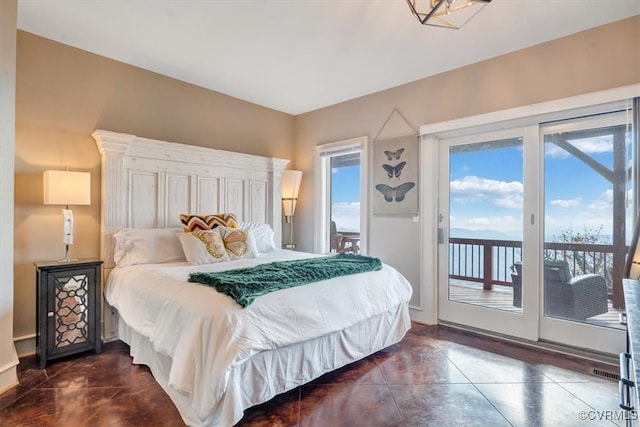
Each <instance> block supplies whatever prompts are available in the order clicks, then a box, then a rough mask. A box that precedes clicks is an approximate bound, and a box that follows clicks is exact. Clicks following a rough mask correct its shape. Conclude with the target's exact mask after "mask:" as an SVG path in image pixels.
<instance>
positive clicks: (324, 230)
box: [313, 136, 369, 254]
mask: <svg viewBox="0 0 640 427" xmlns="http://www.w3.org/2000/svg"><path fill="white" fill-rule="evenodd" d="M368 141H369V138H367V137H366V136H360V137H357V138H351V139H346V140H343V141H336V142H332V143H328V144H322V145H318V146H316V148H315V153H314V162H315V163H314V180H313V182H314V199H315V204H314V206H315V207H316V209H315V212H314V216H313V221H314V227H313V229H314V232H313V233H314V235H313V250H314V252H315V253H321V254H322V253H328V252H329V245H328V242H329V232H330V230H329V227H328V226H327V224H328V223H329V215H330V208H331V207H330V206H329V204H328V200H330V198H331V195H330V194H329V191H330V188H329V186H328V185H327V183H328V182H329V181H328V180H329V177H330V175H331V170H330V168H331V165H330V162H329V161H328V160H329V159H330V158H331V156H335V155H340V154H348V153H355V152H360V253H362V254H367V252H368V250H367V248H368V239H367V234H368V217H367V214H368V212H369V205H368V201H369V198H368V193H367V191H368V188H369V186H368V185H367V182H368V181H367V177H368V176H369V168H368V163H369V162H368V160H369V154H368V153H369V150H368Z"/></svg>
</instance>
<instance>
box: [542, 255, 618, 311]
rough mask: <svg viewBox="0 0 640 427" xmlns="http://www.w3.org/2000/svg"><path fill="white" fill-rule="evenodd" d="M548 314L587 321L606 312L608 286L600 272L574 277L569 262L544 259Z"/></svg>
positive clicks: (607, 308)
mask: <svg viewBox="0 0 640 427" xmlns="http://www.w3.org/2000/svg"><path fill="white" fill-rule="evenodd" d="M544 272H545V276H544V277H545V284H544V285H545V295H546V296H545V314H546V315H547V316H554V317H561V318H565V319H575V320H585V319H586V318H588V317H591V316H596V315H598V314H602V313H606V312H607V311H608V310H609V307H608V305H607V285H606V282H605V280H604V277H602V276H600V275H598V274H583V275H580V276H575V277H571V271H570V270H569V263H567V262H566V261H553V260H545V261H544Z"/></svg>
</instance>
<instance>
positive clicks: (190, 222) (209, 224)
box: [180, 213, 238, 233]
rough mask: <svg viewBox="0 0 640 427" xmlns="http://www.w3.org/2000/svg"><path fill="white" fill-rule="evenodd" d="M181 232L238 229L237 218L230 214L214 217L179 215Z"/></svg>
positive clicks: (215, 215)
mask: <svg viewBox="0 0 640 427" xmlns="http://www.w3.org/2000/svg"><path fill="white" fill-rule="evenodd" d="M180 222H181V223H182V231H184V232H185V233H190V232H192V231H196V230H211V229H213V228H216V227H232V228H237V227H238V218H236V216H235V215H234V214H232V213H220V214H214V215H191V214H182V215H180Z"/></svg>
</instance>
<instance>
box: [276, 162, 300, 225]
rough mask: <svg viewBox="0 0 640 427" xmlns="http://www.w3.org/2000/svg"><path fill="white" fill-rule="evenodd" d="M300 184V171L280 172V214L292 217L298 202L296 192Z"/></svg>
mask: <svg viewBox="0 0 640 427" xmlns="http://www.w3.org/2000/svg"><path fill="white" fill-rule="evenodd" d="M301 182H302V171H296V170H286V171H284V172H282V186H281V192H282V211H283V212H282V213H283V214H284V216H293V214H294V212H295V211H296V202H297V201H298V191H299V190H300V183H301Z"/></svg>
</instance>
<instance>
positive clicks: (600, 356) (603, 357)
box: [438, 320, 619, 366]
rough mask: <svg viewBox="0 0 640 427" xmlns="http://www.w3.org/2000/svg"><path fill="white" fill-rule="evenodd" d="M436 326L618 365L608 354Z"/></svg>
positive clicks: (451, 325)
mask: <svg viewBox="0 0 640 427" xmlns="http://www.w3.org/2000/svg"><path fill="white" fill-rule="evenodd" d="M438 324H439V325H442V326H447V327H450V328H454V329H460V330H463V331H466V332H470V333H473V334H477V335H483V336H487V337H491V338H496V339H499V340H502V341H508V342H512V343H514V344H517V345H521V346H524V347H530V348H535V349H538V350H546V351H551V352H554V353H561V354H566V355H569V356H573V357H577V358H581V359H584V360H589V361H593V362H600V363H604V364H607V365H613V366H618V363H619V360H618V358H617V357H615V356H612V355H610V354H605V353H599V352H596V351H588V350H585V349H581V348H577V347H571V346H565V345H561V344H557V343H552V342H547V341H535V342H534V341H527V340H523V339H518V338H514V337H510V336H508V335H503V334H498V333H493V332H490V331H485V330H483V329H477V328H473V327H469V326H465V325H460V324H457V323H452V322H445V321H442V320H439V321H438Z"/></svg>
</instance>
